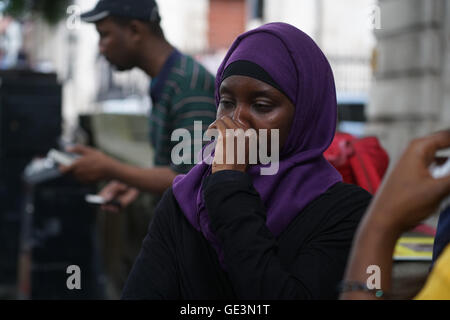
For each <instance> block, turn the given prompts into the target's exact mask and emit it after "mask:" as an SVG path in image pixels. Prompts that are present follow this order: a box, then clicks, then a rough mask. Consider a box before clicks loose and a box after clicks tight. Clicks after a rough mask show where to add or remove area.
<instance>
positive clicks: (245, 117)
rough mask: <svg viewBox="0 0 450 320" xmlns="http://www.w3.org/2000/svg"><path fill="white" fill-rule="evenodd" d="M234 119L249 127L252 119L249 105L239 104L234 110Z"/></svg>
mask: <svg viewBox="0 0 450 320" xmlns="http://www.w3.org/2000/svg"><path fill="white" fill-rule="evenodd" d="M232 119H233V120H234V121H236V122H238V123H240V124H241V125H243V126H244V127H245V128H248V127H249V120H250V119H249V114H248V108H247V106H246V105H245V104H238V105H237V106H236V108H235V109H234V111H233V116H232Z"/></svg>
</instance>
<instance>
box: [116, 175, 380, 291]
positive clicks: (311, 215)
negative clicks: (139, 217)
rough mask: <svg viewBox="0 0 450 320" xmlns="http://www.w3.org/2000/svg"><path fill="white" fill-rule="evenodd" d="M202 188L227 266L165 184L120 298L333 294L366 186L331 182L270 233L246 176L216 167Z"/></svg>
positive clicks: (363, 207)
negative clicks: (283, 225)
mask: <svg viewBox="0 0 450 320" xmlns="http://www.w3.org/2000/svg"><path fill="white" fill-rule="evenodd" d="M230 177H233V179H230ZM203 190H204V199H205V203H206V207H207V209H208V212H209V215H210V219H211V227H212V231H213V232H214V233H215V234H216V236H217V237H218V239H219V241H220V242H221V243H222V248H223V250H224V257H225V263H226V267H227V271H226V272H225V271H224V270H223V269H222V267H221V266H220V264H219V260H218V257H217V254H216V251H215V250H214V249H213V248H212V246H211V245H210V243H209V242H208V241H207V240H206V239H205V238H204V236H203V235H202V233H200V232H198V231H197V230H195V229H194V227H192V225H191V224H190V223H189V222H188V220H187V219H186V218H185V216H184V214H183V212H182V211H181V209H180V207H179V206H178V203H177V201H176V199H175V197H174V195H173V192H172V189H170V190H168V191H167V192H166V193H165V195H164V196H163V198H162V200H161V202H160V203H159V205H158V207H157V209H156V212H155V216H154V218H153V221H152V223H151V224H150V227H149V232H148V234H147V236H146V238H145V239H144V242H143V246H142V249H141V252H140V254H139V256H138V257H137V260H136V262H135V265H134V266H133V269H132V271H131V274H130V276H129V278H128V281H127V283H126V285H125V289H124V292H123V296H122V298H123V299H170V300H177V299H190V300H196V299H201V300H205V299H217V300H221V299H264V300H270V299H335V298H337V296H338V292H337V290H336V288H337V285H338V284H339V282H340V281H341V279H342V277H343V273H344V269H345V265H346V261H347V258H348V254H349V251H350V247H351V243H352V239H353V235H354V232H355V230H356V228H357V226H358V223H359V221H360V219H361V217H362V215H363V213H364V212H365V210H366V208H367V206H368V204H369V202H370V200H371V195H370V194H369V193H368V192H366V191H365V190H363V189H361V188H360V187H358V186H354V185H349V184H344V183H337V184H336V185H334V186H333V187H331V188H330V189H329V190H328V191H327V192H325V193H324V194H322V195H320V196H319V197H318V198H317V199H316V200H314V201H312V202H311V203H310V204H309V205H308V206H307V207H306V208H305V209H304V210H302V212H300V214H299V215H298V216H297V217H296V218H295V219H294V220H293V221H292V222H291V224H290V225H289V226H288V228H287V229H286V230H285V231H284V232H283V233H282V234H281V235H280V236H279V237H278V238H275V237H274V236H273V235H272V234H271V233H270V231H269V230H268V228H267V227H266V225H265V208H264V206H263V203H262V200H261V198H260V196H259V194H258V193H257V192H256V190H255V189H254V187H253V185H252V182H251V179H250V177H249V176H248V175H247V174H245V173H241V172H237V171H221V172H218V173H215V174H213V175H211V176H209V177H208V178H207V179H205V182H204V185H203ZM299 196H300V195H299Z"/></svg>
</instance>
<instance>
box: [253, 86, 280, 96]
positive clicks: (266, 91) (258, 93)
mask: <svg viewBox="0 0 450 320" xmlns="http://www.w3.org/2000/svg"><path fill="white" fill-rule="evenodd" d="M252 96H253V98H256V97H266V98H275V96H274V93H273V89H272V88H267V89H261V90H257V91H253V92H252Z"/></svg>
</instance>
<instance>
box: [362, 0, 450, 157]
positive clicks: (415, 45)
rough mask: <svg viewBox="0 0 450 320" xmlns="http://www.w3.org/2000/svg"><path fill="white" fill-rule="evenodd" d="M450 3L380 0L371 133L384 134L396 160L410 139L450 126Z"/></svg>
mask: <svg viewBox="0 0 450 320" xmlns="http://www.w3.org/2000/svg"><path fill="white" fill-rule="evenodd" d="M449 2H450V1H449V0H426V1H424V0H380V1H379V5H380V9H381V29H380V30H376V32H375V35H376V38H377V50H376V53H377V54H376V70H375V81H374V83H373V86H372V89H371V94H370V102H369V106H368V110H367V116H368V119H369V122H368V125H367V129H366V134H368V135H376V136H378V137H379V138H380V140H381V142H382V144H383V146H384V147H385V148H386V149H387V150H388V152H389V154H390V156H391V160H392V162H393V161H395V160H396V159H398V157H399V156H400V154H401V153H402V152H403V150H404V148H405V147H406V146H407V144H408V142H409V141H410V140H411V139H413V138H415V137H418V136H422V135H425V134H428V133H430V132H433V131H436V130H438V129H440V128H443V127H445V126H447V127H449V125H450V111H449V110H448V109H450V102H449V100H450V99H449V98H450V96H449V86H450V80H449V69H450V67H449V55H450V54H449V45H448V36H449V28H448V22H447V21H448V20H449V19H450V14H449V6H450V4H449ZM392 162H391V163H392Z"/></svg>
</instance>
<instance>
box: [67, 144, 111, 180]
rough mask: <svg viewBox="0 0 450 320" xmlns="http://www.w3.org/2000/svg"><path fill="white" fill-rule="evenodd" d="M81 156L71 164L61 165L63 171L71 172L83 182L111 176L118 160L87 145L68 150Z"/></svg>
mask: <svg viewBox="0 0 450 320" xmlns="http://www.w3.org/2000/svg"><path fill="white" fill-rule="evenodd" d="M67 151H68V152H72V153H76V154H79V155H80V156H81V157H80V158H79V159H77V160H76V161H75V162H74V163H73V164H72V165H70V166H68V167H67V166H61V167H60V170H61V172H62V173H71V174H73V175H74V176H75V178H76V179H77V180H79V181H81V182H83V183H93V182H98V181H101V180H105V179H108V178H109V172H110V171H111V168H112V167H113V166H114V164H115V163H116V161H115V160H114V159H112V158H110V157H108V156H106V155H105V154H104V153H102V152H100V151H98V150H96V149H93V148H89V147H86V146H81V145H78V146H75V147H73V148H70V149H68V150H67Z"/></svg>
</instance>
